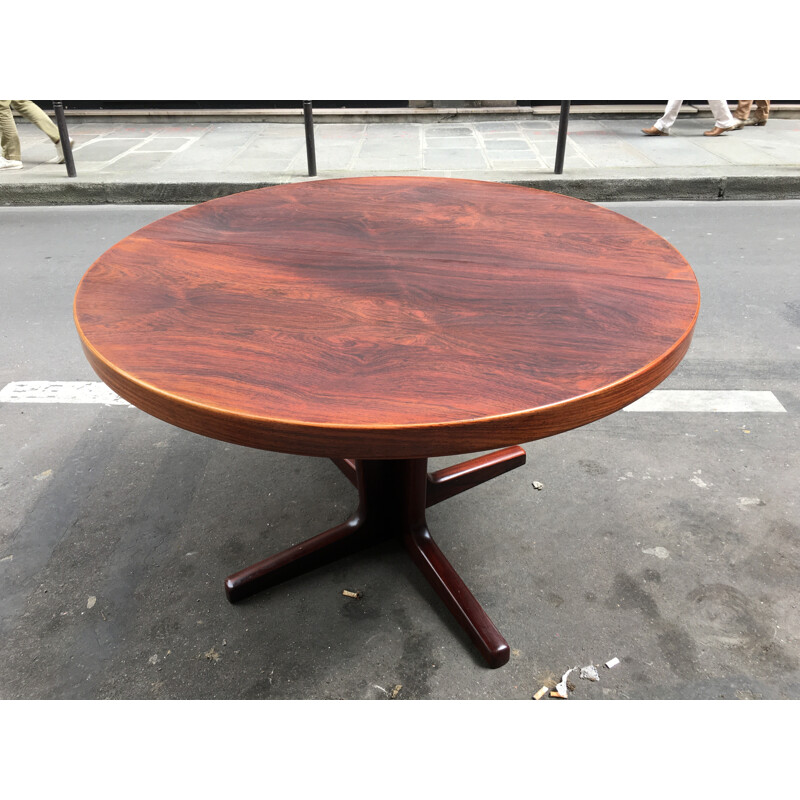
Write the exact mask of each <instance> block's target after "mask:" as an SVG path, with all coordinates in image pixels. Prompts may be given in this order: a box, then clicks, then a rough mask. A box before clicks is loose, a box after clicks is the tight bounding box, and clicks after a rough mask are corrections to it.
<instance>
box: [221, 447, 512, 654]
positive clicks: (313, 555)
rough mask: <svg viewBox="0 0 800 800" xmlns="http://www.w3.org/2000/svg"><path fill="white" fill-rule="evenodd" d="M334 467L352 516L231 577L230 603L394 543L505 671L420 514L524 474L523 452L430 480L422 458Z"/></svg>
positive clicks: (500, 650) (500, 647)
mask: <svg viewBox="0 0 800 800" xmlns="http://www.w3.org/2000/svg"><path fill="white" fill-rule="evenodd" d="M333 461H334V463H335V464H336V465H337V466H338V467H339V468H340V469H341V470H342V472H344V474H345V475H346V476H347V477H348V478H349V479H350V481H351V482H352V483H353V484H354V485H355V486H356V488H357V489H358V509H357V510H356V512H355V514H353V516H352V517H350V519H348V520H347V521H346V522H343V523H342V524H341V525H337V526H336V527H334V528H331V529H330V530H327V531H325V532H324V533H320V534H319V535H317V536H314V537H313V538H311V539H308V540H306V541H305V542H301V543H300V544H297V545H295V546H294V547H290V548H289V549H288V550H284V551H283V552H281V553H278V554H276V555H274V556H271V557H270V558H267V559H265V560H264V561H260V562H259V563H258V564H254V565H253V566H251V567H247V568H245V569H243V570H240V571H239V572H236V573H234V574H233V575H231V576H230V577H229V578H228V579H227V580H226V581H225V592H226V594H227V596H228V599H229V600H230V601H231V602H232V603H235V602H236V601H237V600H241V599H242V598H244V597H248V596H249V595H251V594H253V593H255V592H258V591H260V590H262V589H266V588H267V587H268V586H274V585H275V584H278V583H281V582H282V581H285V580H288V579H289V578H293V577H295V576H296V575H300V574H302V573H304V572H308V571H309V570H312V569H315V568H316V567H320V566H322V565H323V564H328V563H330V562H331V561H334V560H336V559H337V558H341V557H342V556H345V555H348V554H350V553H353V552H355V551H356V550H360V549H361V548H363V547H367V546H369V545H372V544H375V543H376V542H379V541H382V540H384V539H387V538H392V537H394V538H399V539H401V540H402V542H403V544H404V545H405V547H406V549H407V550H408V552H409V554H410V555H411V558H412V559H413V560H414V563H415V564H416V565H417V566H418V567H419V569H420V570H421V572H422V574H423V575H424V576H425V577H426V578H427V580H428V582H429V583H430V584H431V586H432V587H433V588H434V589H435V590H436V593H437V594H438V595H439V597H441V598H442V600H443V601H444V603H445V605H446V606H447V607H448V608H449V609H450V611H451V612H452V614H453V616H455V618H456V619H457V620H458V622H459V624H460V625H461V627H462V628H464V630H465V631H466V632H467V634H469V637H470V638H471V639H472V641H473V642H474V643H475V645H476V646H477V648H478V650H480V652H481V654H482V655H483V657H484V658H485V659H486V661H487V662H488V664H489V666H490V667H502V666H503V664H505V663H506V662H507V661H508V658H509V655H510V650H509V647H508V643H507V642H506V640H505V639H504V638H503V637H502V636H501V635H500V632H499V631H498V630H497V628H495V626H494V624H493V623H492V621H491V620H490V619H489V617H488V616H487V614H486V612H485V611H484V610H483V609H482V608H481V606H480V605H479V603H478V601H477V600H476V599H475V598H474V597H473V596H472V593H471V592H470V591H469V589H468V588H467V587H466V585H465V584H464V582H463V581H462V580H461V578H460V577H459V575H458V573H457V572H456V571H455V570H454V569H453V567H452V566H451V565H450V563H449V562H448V561H447V559H446V558H445V557H444V555H443V554H442V551H441V550H440V549H439V548H438V547H437V546H436V542H434V541H433V539H432V538H431V535H430V532H429V531H428V526H427V523H426V521H425V509H426V508H427V507H428V506H432V505H434V504H436V503H439V502H441V501H442V500H446V499H447V498H448V497H452V496H453V495H456V494H459V493H460V492H463V491H465V490H466V489H470V488H472V487H473V486H477V485H478V484H480V483H483V482H484V481H487V480H489V479H490V478H494V477H496V476H497V475H501V474H503V473H504V472H508V471H509V470H510V469H514V468H515V467H519V466H521V465H522V464H524V463H525V451H524V450H523V449H522V448H521V447H509V448H506V449H505V450H500V451H498V452H496V453H492V454H491V455H488V456H481V457H479V458H475V459H472V460H471V461H466V462H464V463H463V464H459V465H457V466H454V467H448V468H447V469H443V470H439V471H438V472H433V473H428V471H427V464H428V460H427V459H425V458H420V459H403V460H381V461H361V460H358V461H351V460H344V459H333Z"/></svg>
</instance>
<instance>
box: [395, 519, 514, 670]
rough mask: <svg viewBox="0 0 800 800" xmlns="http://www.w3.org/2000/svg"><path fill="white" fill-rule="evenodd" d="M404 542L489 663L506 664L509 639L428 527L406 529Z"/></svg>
mask: <svg viewBox="0 0 800 800" xmlns="http://www.w3.org/2000/svg"><path fill="white" fill-rule="evenodd" d="M404 543H405V546H406V549H407V550H408V552H409V553H410V554H411V558H412V559H413V560H414V563H415V564H416V565H417V566H418V567H419V569H420V571H421V572H422V574H423V575H424V576H425V577H426V578H427V580H428V583H430V585H431V586H432V587H433V588H434V589H435V590H436V593H437V594H438V595H439V597H441V598H442V600H443V601H444V604H445V605H446V606H447V607H448V608H449V609H450V613H451V614H452V615H453V616H454V617H455V618H456V620H457V622H458V624H459V625H460V626H461V627H462V628H463V629H464V630H465V631H466V632H467V634H468V636H469V638H470V639H472V641H473V643H474V644H475V646H476V647H477V648H478V650H480V653H481V655H482V656H483V657H484V658H485V659H486V662H487V663H488V664H489V666H490V667H492V668H497V667H502V666H503V664H506V663H507V662H508V659H509V656H510V655H511V650H510V649H509V647H508V642H507V641H506V640H505V639H504V638H503V637H502V636H501V635H500V631H498V630H497V628H496V627H495V625H494V623H493V622H492V621H491V620H490V619H489V615H488V614H487V613H486V612H485V611H484V610H483V608H482V607H481V605H480V603H478V601H477V600H476V599H475V598H474V597H473V595H472V592H470V590H469V589H468V588H467V585H466V584H465V583H464V581H463V580H461V576H460V575H459V574H458V573H457V572H456V571H455V570H454V569H453V566H452V564H450V562H449V561H448V560H447V559H446V558H445V557H444V554H443V553H442V551H441V550H440V549H439V547H438V546H437V544H436V542H434V541H433V539H432V538H431V535H430V532H429V531H428V529H427V527H426V528H422V529H417V530H412V531H409V532H408V533H407V534H406V536H405V537H404Z"/></svg>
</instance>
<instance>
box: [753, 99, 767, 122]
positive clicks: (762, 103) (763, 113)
mask: <svg viewBox="0 0 800 800" xmlns="http://www.w3.org/2000/svg"><path fill="white" fill-rule="evenodd" d="M755 102H756V113H755V114H754V115H753V116H754V117H755V118H756V120H757V121H759V122H761V121H762V120H763V121H764V122H766V121H767V118H768V117H769V100H756V101H755Z"/></svg>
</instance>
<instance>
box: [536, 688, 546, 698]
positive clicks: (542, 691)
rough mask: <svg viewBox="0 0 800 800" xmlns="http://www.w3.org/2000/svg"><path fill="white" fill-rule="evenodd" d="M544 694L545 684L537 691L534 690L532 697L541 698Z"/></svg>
mask: <svg viewBox="0 0 800 800" xmlns="http://www.w3.org/2000/svg"><path fill="white" fill-rule="evenodd" d="M546 694H547V687H546V686H542V688H541V689H539V691H538V692H536V694H535V695H534V696H533V699H534V700H541V699H542V698H543V697H544V696H545V695H546Z"/></svg>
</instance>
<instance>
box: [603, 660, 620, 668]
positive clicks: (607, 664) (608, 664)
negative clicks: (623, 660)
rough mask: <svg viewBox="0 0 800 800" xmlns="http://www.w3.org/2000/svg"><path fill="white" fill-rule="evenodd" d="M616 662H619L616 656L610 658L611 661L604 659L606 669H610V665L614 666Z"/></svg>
mask: <svg viewBox="0 0 800 800" xmlns="http://www.w3.org/2000/svg"><path fill="white" fill-rule="evenodd" d="M617 664H619V659H618V658H612V659H611V661H606V667H608V669H611V668H612V667H616V666H617Z"/></svg>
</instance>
